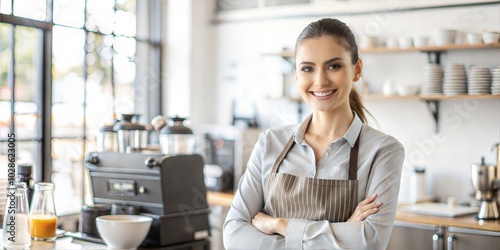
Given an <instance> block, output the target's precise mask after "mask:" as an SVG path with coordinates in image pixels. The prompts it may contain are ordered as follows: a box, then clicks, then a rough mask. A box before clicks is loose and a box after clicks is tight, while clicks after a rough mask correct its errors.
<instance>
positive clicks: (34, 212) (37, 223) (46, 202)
mask: <svg viewBox="0 0 500 250" xmlns="http://www.w3.org/2000/svg"><path fill="white" fill-rule="evenodd" d="M30 228H31V238H32V239H33V240H39V241H53V240H55V239H56V229H57V214H56V207H55V203H54V184H52V183H50V182H39V183H36V184H35V192H34V194H33V200H32V202H31V209H30Z"/></svg>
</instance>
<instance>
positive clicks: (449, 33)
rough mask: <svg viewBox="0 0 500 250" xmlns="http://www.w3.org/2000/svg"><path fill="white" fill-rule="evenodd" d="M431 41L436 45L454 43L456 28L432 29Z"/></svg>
mask: <svg viewBox="0 0 500 250" xmlns="http://www.w3.org/2000/svg"><path fill="white" fill-rule="evenodd" d="M432 35H433V41H434V45H436V46H444V45H449V44H454V43H455V37H456V36H457V31H456V30H434V31H433V33H432Z"/></svg>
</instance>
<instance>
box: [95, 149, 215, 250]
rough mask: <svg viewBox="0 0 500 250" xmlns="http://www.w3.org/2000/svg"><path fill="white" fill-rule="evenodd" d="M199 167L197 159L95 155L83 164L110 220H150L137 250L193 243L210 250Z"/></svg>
mask: <svg viewBox="0 0 500 250" xmlns="http://www.w3.org/2000/svg"><path fill="white" fill-rule="evenodd" d="M203 167H204V160H203V158H202V156H200V155H197V154H185V155H165V154H159V153H118V152H95V153H90V154H89V156H88V159H87V170H88V173H89V175H90V184H91V187H92V193H93V201H94V203H95V204H102V205H107V206H110V207H111V214H120V213H125V214H140V215H144V216H149V217H151V218H153V223H152V225H151V228H150V231H149V233H148V236H147V237H146V239H145V240H144V242H143V244H142V245H141V246H143V247H162V248H161V249H170V248H164V247H166V246H173V245H178V244H187V243H193V242H208V243H206V246H205V247H203V249H208V246H209V241H208V238H209V236H210V225H209V221H208V216H209V207H208V203H207V199H206V194H207V189H206V186H205V183H204V174H203ZM175 249H177V248H175Z"/></svg>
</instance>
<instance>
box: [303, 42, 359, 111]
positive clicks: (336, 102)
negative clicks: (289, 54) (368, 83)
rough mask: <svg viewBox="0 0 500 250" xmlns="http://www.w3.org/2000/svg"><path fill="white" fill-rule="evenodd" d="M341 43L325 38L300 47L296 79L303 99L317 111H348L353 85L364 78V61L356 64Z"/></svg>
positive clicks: (305, 43)
mask: <svg viewBox="0 0 500 250" xmlns="http://www.w3.org/2000/svg"><path fill="white" fill-rule="evenodd" d="M339 41H340V40H338V39H336V38H334V37H332V36H322V37H319V38H310V39H304V40H302V41H300V42H299V43H298V44H297V48H296V57H295V78H296V80H297V84H298V87H299V91H300V95H301V96H302V99H303V100H304V101H305V102H306V103H307V104H309V105H311V107H313V108H314V109H315V110H319V111H334V110H336V109H337V108H339V107H342V108H349V93H350V92H351V88H352V83H353V82H354V81H357V80H359V77H360V75H361V60H358V62H357V63H356V64H355V65H353V64H352V62H351V56H350V54H349V52H348V51H347V50H346V49H344V48H343V47H342V46H340V44H339Z"/></svg>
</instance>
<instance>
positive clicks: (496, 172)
mask: <svg viewBox="0 0 500 250" xmlns="http://www.w3.org/2000/svg"><path fill="white" fill-rule="evenodd" d="M493 148H494V149H497V165H493V164H485V162H484V158H482V159H481V163H480V164H472V167H471V178H472V186H473V187H474V196H475V198H476V199H477V200H478V201H480V202H481V206H480V208H479V212H478V214H477V215H476V218H477V219H478V220H496V219H498V218H500V215H499V213H498V204H497V201H496V200H497V192H498V191H499V190H500V144H496V145H495V146H494V147H493Z"/></svg>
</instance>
